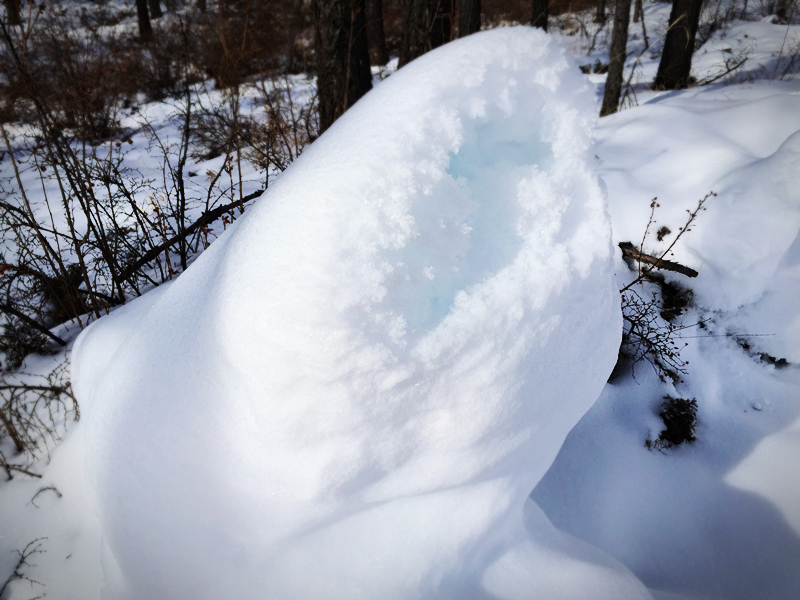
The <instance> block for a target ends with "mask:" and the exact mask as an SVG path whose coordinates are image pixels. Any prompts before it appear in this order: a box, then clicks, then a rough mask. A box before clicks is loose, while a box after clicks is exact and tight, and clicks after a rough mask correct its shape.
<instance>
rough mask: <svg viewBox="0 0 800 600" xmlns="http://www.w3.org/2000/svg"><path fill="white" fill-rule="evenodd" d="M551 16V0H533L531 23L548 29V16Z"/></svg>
mask: <svg viewBox="0 0 800 600" xmlns="http://www.w3.org/2000/svg"><path fill="white" fill-rule="evenodd" d="M549 16H550V6H549V0H533V16H532V17H531V25H533V26H534V27H538V28H539V29H544V30H545V31H547V18H548V17H549Z"/></svg>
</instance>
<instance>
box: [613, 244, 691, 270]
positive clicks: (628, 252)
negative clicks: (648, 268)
mask: <svg viewBox="0 0 800 600" xmlns="http://www.w3.org/2000/svg"><path fill="white" fill-rule="evenodd" d="M619 247H620V249H621V250H622V255H623V256H627V257H628V258H632V259H634V260H637V261H639V262H643V263H647V264H649V265H653V266H654V267H655V268H656V269H665V270H667V271H675V272H676V273H681V274H682V275H686V276H687V277H697V275H698V273H697V271H695V270H694V269H690V268H689V267H684V266H683V265H682V264H679V263H676V262H673V261H671V260H664V259H663V258H656V257H655V256H650V255H649V254H645V253H644V252H640V251H639V250H637V249H636V248H635V247H634V245H633V244H631V243H630V242H620V244H619Z"/></svg>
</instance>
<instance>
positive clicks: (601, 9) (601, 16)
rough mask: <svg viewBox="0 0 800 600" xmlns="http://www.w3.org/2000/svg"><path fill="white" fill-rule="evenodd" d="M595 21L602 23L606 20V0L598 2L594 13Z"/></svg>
mask: <svg viewBox="0 0 800 600" xmlns="http://www.w3.org/2000/svg"><path fill="white" fill-rule="evenodd" d="M594 22H595V23H600V24H601V25H602V24H603V23H605V22H606V0H600V2H598V3H597V11H596V12H595V13H594Z"/></svg>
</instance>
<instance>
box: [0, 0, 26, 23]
mask: <svg viewBox="0 0 800 600" xmlns="http://www.w3.org/2000/svg"><path fill="white" fill-rule="evenodd" d="M3 4H4V5H5V7H6V16H7V17H8V24H9V25H14V26H16V25H22V19H20V16H19V9H20V0H3Z"/></svg>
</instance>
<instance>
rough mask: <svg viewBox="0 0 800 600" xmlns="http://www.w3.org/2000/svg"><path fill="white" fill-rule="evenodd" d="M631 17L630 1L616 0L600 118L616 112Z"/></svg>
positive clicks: (620, 92) (620, 91)
mask: <svg viewBox="0 0 800 600" xmlns="http://www.w3.org/2000/svg"><path fill="white" fill-rule="evenodd" d="M630 15H631V0H617V6H616V9H615V10H614V30H613V32H612V33H611V48H610V50H609V61H608V75H606V91H605V93H604V94H603V106H602V107H601V108H600V116H601V117H604V116H606V115H611V114H614V113H615V112H617V107H618V106H619V97H620V95H621V94H622V78H623V74H624V70H625V56H626V47H627V45H628V23H629V20H630Z"/></svg>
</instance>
